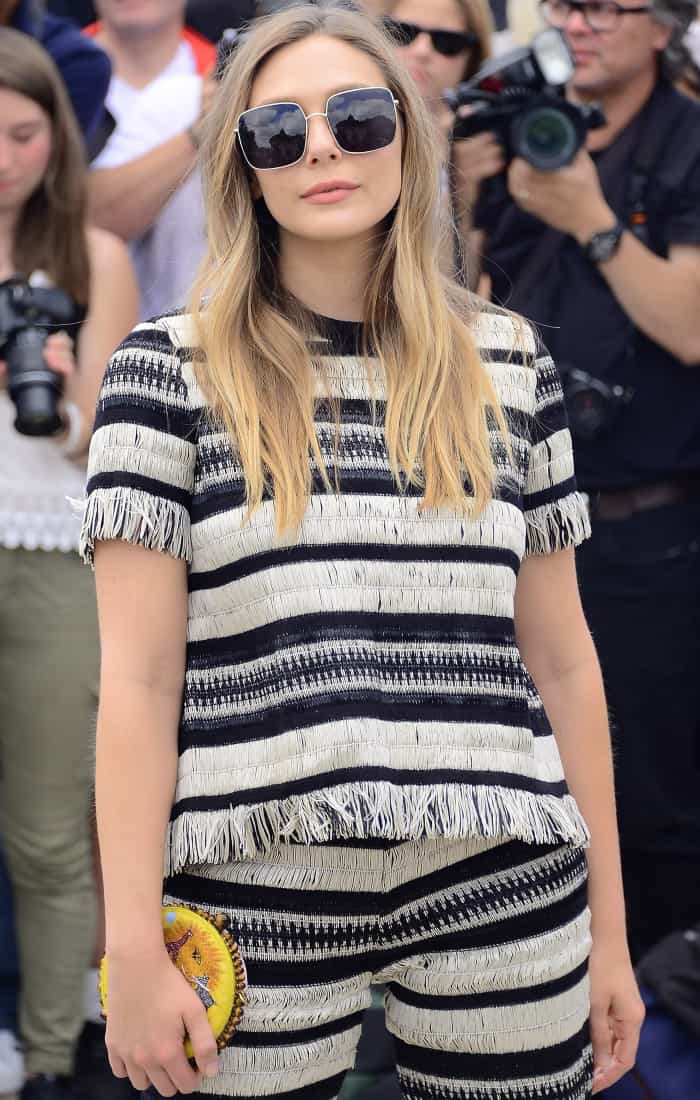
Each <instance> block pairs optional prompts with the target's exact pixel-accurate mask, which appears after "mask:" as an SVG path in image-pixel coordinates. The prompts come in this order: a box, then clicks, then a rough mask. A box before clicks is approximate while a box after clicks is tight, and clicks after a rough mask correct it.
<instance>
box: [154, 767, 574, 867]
mask: <svg viewBox="0 0 700 1100" xmlns="http://www.w3.org/2000/svg"><path fill="white" fill-rule="evenodd" d="M474 836H482V837H489V838H498V839H505V840H508V839H511V840H523V841H526V842H527V843H531V844H549V843H554V844H556V843H565V844H571V845H573V846H576V847H587V846H588V842H589V840H590V835H589V832H588V828H587V826H586V823H585V821H584V820H583V817H582V816H581V813H580V811H579V809H578V806H577V805H576V802H575V801H574V799H573V798H572V797H571V795H564V796H563V797H561V798H558V797H555V796H553V795H535V794H530V793H529V792H527V791H521V790H517V789H513V790H511V789H509V788H506V787H486V786H481V787H475V786H461V785H458V784H440V785H436V786H430V787H427V786H426V787H421V786H412V787H402V786H396V785H394V784H392V783H386V782H378V783H358V784H344V785H342V786H338V787H332V788H329V789H326V790H322V791H314V792H311V793H309V794H304V795H299V796H295V797H290V798H286V799H280V800H277V801H272V802H262V803H257V804H254V805H249V806H232V807H230V808H229V809H227V810H215V811H205V810H203V811H194V810H189V811H187V812H185V813H183V814H182V815H181V816H180V817H177V818H176V819H175V820H174V821H172V822H171V823H170V825H169V826H168V836H167V842H166V850H165V853H166V854H165V874H166V875H172V874H177V872H178V871H181V870H182V869H183V867H185V866H187V865H188V864H202V863H229V862H231V861H233V860H240V859H254V858H256V857H258V856H261V855H264V853H265V852H267V851H270V850H271V849H273V848H277V847H279V846H281V845H283V844H285V843H297V844H322V843H325V842H327V841H331V840H333V839H334V838H335V839H338V840H347V839H358V840H367V839H370V838H380V839H384V840H407V841H408V840H431V839H432V840H435V839H439V838H444V839H446V840H459V839H461V838H465V839H466V838H469V837H474Z"/></svg>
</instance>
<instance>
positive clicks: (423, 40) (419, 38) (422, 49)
mask: <svg viewBox="0 0 700 1100" xmlns="http://www.w3.org/2000/svg"><path fill="white" fill-rule="evenodd" d="M405 48H406V52H407V53H409V54H412V55H413V56H414V57H420V58H422V59H425V58H427V57H430V55H431V54H432V52H433V40H432V38H431V37H430V35H429V34H428V32H427V31H419V33H418V34H417V35H416V37H415V38H414V39H413V41H412V42H411V44H410V46H406V47H405Z"/></svg>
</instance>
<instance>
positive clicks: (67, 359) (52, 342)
mask: <svg viewBox="0 0 700 1100" xmlns="http://www.w3.org/2000/svg"><path fill="white" fill-rule="evenodd" d="M44 361H45V362H46V365H47V367H49V369H50V370H53V371H56V373H57V374H63V375H65V376H68V375H71V374H72V373H73V371H74V370H75V354H74V351H73V341H72V339H71V338H70V336H69V335H68V333H66V332H54V333H52V334H51V335H50V336H49V337H48V338H47V340H46V344H45V345H44Z"/></svg>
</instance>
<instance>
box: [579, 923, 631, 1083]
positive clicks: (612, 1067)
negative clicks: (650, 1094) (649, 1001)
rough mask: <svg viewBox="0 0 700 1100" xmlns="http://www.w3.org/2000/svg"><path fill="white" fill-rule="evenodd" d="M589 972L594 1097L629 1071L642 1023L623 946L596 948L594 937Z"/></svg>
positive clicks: (629, 964)
mask: <svg viewBox="0 0 700 1100" xmlns="http://www.w3.org/2000/svg"><path fill="white" fill-rule="evenodd" d="M589 973H590V979H591V1040H592V1042H593V1065H594V1075H593V1094H594V1095H595V1094H596V1093H598V1092H601V1090H602V1089H606V1088H608V1087H609V1086H610V1085H613V1084H615V1082H616V1081H619V1079H620V1078H621V1077H623V1076H624V1074H625V1073H627V1071H628V1070H630V1069H632V1066H633V1065H634V1063H635V1059H636V1057H637V1047H638V1045H639V1032H640V1030H641V1027H642V1023H643V1022H644V1003H643V1001H642V998H641V997H640V995H639V989H638V988H637V982H636V979H635V976H634V971H633V969H632V963H631V962H630V958H629V953H628V951H627V945H626V944H625V943H620V942H618V941H616V942H614V943H611V944H599V945H597V946H596V944H595V937H594V946H593V950H592V951H591V957H590V960H589Z"/></svg>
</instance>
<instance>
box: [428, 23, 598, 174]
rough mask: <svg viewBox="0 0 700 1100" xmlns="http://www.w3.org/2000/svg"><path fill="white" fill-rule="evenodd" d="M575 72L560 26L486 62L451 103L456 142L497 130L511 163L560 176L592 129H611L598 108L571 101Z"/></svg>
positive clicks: (453, 95)
mask: <svg viewBox="0 0 700 1100" xmlns="http://www.w3.org/2000/svg"><path fill="white" fill-rule="evenodd" d="M574 70H575V64H574V59H573V57H572V54H571V50H570V49H569V46H568V43H567V41H566V39H565V37H564V35H563V34H562V33H561V31H559V30H557V29H556V28H554V27H551V28H549V29H547V30H544V31H541V32H540V33H539V34H537V35H536V36H535V38H534V39H533V41H532V43H531V45H530V46H529V47H525V48H523V49H518V50H512V51H511V52H510V53H508V54H505V55H504V56H503V57H499V58H496V59H494V60H492V61H489V62H487V63H486V65H484V66H483V68H482V69H480V70H479V72H478V73H477V74H476V75H475V76H474V77H472V79H471V80H469V81H467V82H466V83H465V84H460V85H459V86H458V87H457V88H456V89H455V90H454V91H449V92H446V93H445V101H446V102H447V103H448V105H449V106H450V107H451V108H452V110H454V111H455V112H457V111H458V110H459V108H460V107H465V106H468V107H470V108H471V110H470V112H469V114H467V115H466V116H465V117H458V119H457V122H456V124H455V127H454V130H453V132H452V139H453V141H460V140H463V139H464V138H470V137H474V136H475V135H476V134H481V133H486V132H493V133H495V134H496V135H497V137H498V138H499V140H500V141H501V144H502V145H503V149H504V151H505V155H506V159H507V160H508V161H510V160H512V159H513V158H514V157H522V158H523V160H526V161H527V162H528V164H530V165H532V167H533V168H536V169H538V170H539V171H541V172H556V171H558V170H559V169H561V168H565V167H566V166H567V165H568V164H571V162H572V161H573V160H574V159H575V157H576V155H577V153H578V152H579V150H580V149H581V148H582V147H583V145H584V144H585V142H586V137H587V135H588V132H589V130H592V129H596V128H598V127H600V126H604V125H605V116H604V115H603V112H602V111H601V109H600V108H599V107H597V106H595V105H593V104H591V105H588V104H576V103H569V102H568V100H567V99H566V98H565V91H566V85H567V84H568V82H569V81H570V80H571V78H572V76H573V74H574Z"/></svg>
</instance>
